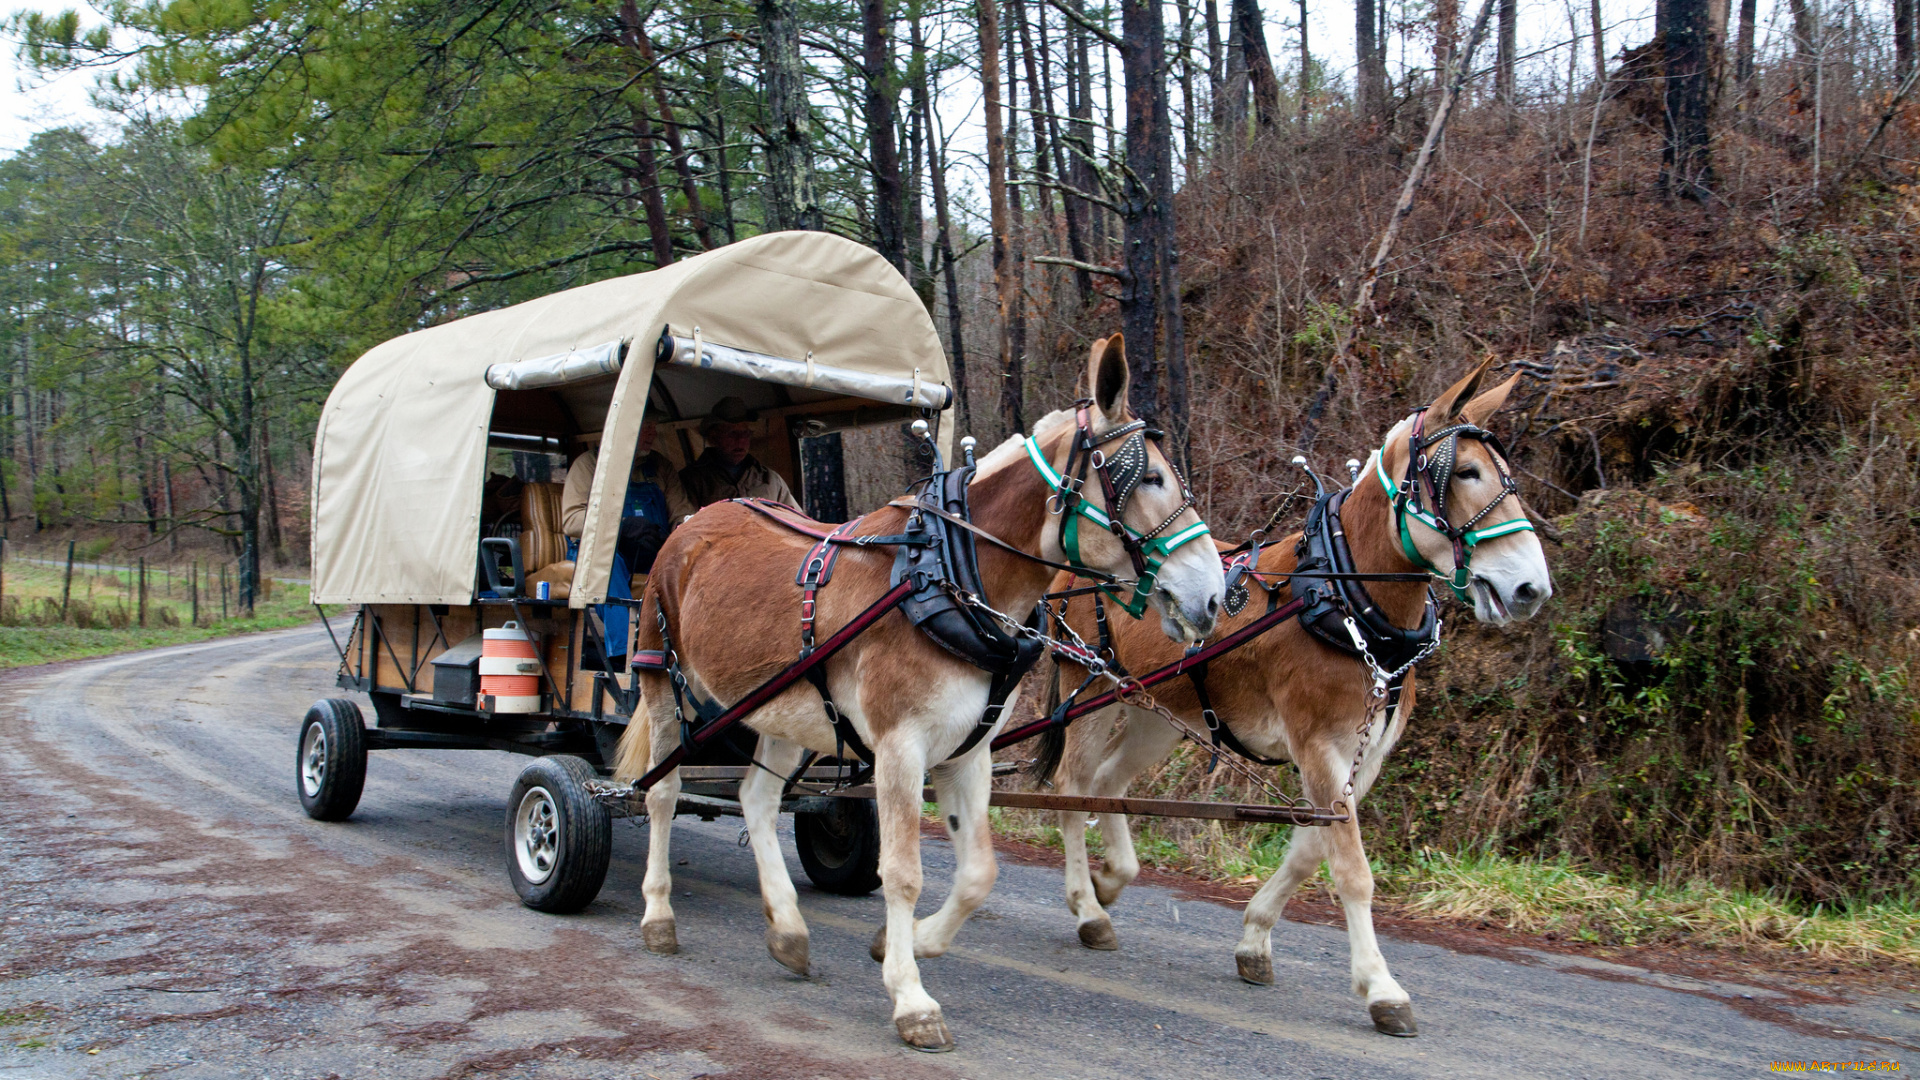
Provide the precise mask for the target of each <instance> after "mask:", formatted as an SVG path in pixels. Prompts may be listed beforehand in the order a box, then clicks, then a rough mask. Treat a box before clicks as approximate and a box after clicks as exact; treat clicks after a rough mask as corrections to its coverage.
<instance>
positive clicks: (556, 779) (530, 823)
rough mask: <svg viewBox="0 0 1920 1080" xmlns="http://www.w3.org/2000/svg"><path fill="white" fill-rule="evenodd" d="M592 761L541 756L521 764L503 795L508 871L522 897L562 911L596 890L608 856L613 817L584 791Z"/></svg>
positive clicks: (576, 905) (584, 902) (581, 902)
mask: <svg viewBox="0 0 1920 1080" xmlns="http://www.w3.org/2000/svg"><path fill="white" fill-rule="evenodd" d="M593 778H594V771H593V766H591V765H589V764H587V763H586V762H585V761H583V760H581V759H580V758H577V757H570V756H566V755H556V756H554V757H544V758H540V759H539V760H537V761H535V762H533V763H532V764H530V765H528V766H527V767H526V768H524V769H522V770H520V778H519V779H517V780H515V781H514V782H513V793H512V795H510V796H509V797H508V799H507V821H506V830H507V834H506V842H507V843H506V846H507V877H508V878H509V879H510V880H511V881H512V882H513V891H514V892H516V893H518V894H519V895H520V902H521V903H523V904H525V905H527V906H528V907H530V908H533V909H534V910H535V911H545V912H549V913H552V914H555V915H567V914H571V913H573V912H576V911H579V910H580V909H581V908H584V907H586V906H587V905H588V904H591V903H593V898H594V897H595V896H597V895H599V893H600V886H601V885H602V884H603V883H605V882H606V880H607V865H608V863H610V862H611V861H612V860H613V816H612V815H611V814H609V813H607V808H606V807H604V806H602V805H600V803H599V802H597V801H596V800H595V799H594V797H593V796H592V795H591V794H589V793H588V792H587V781H589V780H591V779H593Z"/></svg>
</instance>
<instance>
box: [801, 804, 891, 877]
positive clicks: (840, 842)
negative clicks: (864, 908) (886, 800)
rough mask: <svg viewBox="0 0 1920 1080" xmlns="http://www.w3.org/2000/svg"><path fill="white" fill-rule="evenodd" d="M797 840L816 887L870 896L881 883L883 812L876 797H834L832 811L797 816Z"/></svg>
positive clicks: (802, 863)
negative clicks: (875, 801) (874, 798)
mask: <svg viewBox="0 0 1920 1080" xmlns="http://www.w3.org/2000/svg"><path fill="white" fill-rule="evenodd" d="M793 840H794V846H795V847H797V848H799V850H800V865H801V867H803V868H804V869H805V870H806V872H807V878H808V880H810V881H812V882H813V884H814V887H815V888H818V889H820V890H821V891H823V892H830V893H836V894H838V895H840V896H865V895H867V894H868V893H870V892H872V891H873V890H875V889H877V888H879V887H880V812H879V810H878V809H877V808H876V807H875V805H874V801H873V800H872V799H834V800H833V809H831V810H826V811H822V812H820V813H806V814H795V815H793Z"/></svg>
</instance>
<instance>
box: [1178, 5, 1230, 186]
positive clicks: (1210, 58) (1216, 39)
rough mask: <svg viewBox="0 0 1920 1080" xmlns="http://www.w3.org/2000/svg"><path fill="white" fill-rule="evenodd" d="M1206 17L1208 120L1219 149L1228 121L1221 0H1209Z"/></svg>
mask: <svg viewBox="0 0 1920 1080" xmlns="http://www.w3.org/2000/svg"><path fill="white" fill-rule="evenodd" d="M1228 3H1229V7H1228V9H1227V10H1228V12H1229V13H1231V12H1232V10H1233V9H1232V7H1231V3H1232V0H1228ZM1204 17H1205V18H1206V20H1207V104H1208V119H1209V120H1210V121H1211V122H1212V124H1213V140H1214V146H1216V147H1218V146H1219V145H1220V131H1221V129H1222V128H1224V127H1226V120H1227V114H1226V106H1227V46H1226V43H1225V42H1224V41H1221V40H1220V0H1207V3H1206V8H1205V15H1204ZM1189 153H1191V151H1189Z"/></svg>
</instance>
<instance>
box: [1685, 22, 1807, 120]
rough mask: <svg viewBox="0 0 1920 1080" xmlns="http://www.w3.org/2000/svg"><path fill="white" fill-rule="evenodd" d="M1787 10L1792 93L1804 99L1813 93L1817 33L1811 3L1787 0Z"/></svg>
mask: <svg viewBox="0 0 1920 1080" xmlns="http://www.w3.org/2000/svg"><path fill="white" fill-rule="evenodd" d="M1663 3H1664V0H1663ZM1787 10H1788V11H1789V12H1791V13H1792V16H1793V29H1792V33H1793V92H1794V93H1795V94H1796V95H1800V96H1802V97H1805V96H1807V95H1810V94H1812V93H1813V88H1812V83H1811V79H1812V73H1813V41H1814V37H1815V35H1816V33H1817V28H1816V27H1815V25H1814V13H1813V2H1812V0H1787Z"/></svg>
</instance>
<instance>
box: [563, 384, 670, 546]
mask: <svg viewBox="0 0 1920 1080" xmlns="http://www.w3.org/2000/svg"><path fill="white" fill-rule="evenodd" d="M658 432H659V429H658V428H657V427H656V426H655V425H654V422H653V421H652V420H647V421H645V422H643V423H642V424H641V425H640V442H639V445H638V446H636V447H634V451H633V472H632V473H631V474H629V475H628V477H627V493H626V501H625V505H623V506H622V507H621V508H620V544H619V547H618V551H619V553H620V554H621V555H622V556H623V557H625V559H626V563H627V567H628V568H629V569H630V570H631V571H632V572H634V573H637V574H644V573H646V572H648V571H649V570H651V569H652V568H653V557H654V555H656V554H657V553H659V551H660V545H661V544H663V543H665V542H666V539H667V533H669V532H671V531H672V530H673V527H674V525H676V524H678V523H679V522H680V521H681V520H682V519H684V518H685V517H686V516H687V515H688V514H691V513H693V512H694V510H695V509H696V507H695V506H694V504H693V503H691V502H689V501H688V500H687V493H686V491H685V490H684V488H683V487H682V486H681V484H680V479H679V477H678V476H677V475H675V473H674V471H673V465H672V463H671V462H669V461H668V460H667V459H666V457H665V456H663V455H662V454H661V453H660V452H659V451H658V450H655V449H654V448H653V441H654V439H655V438H656V437H657V436H658ZM598 467H599V461H598V459H597V458H596V457H595V456H594V453H593V451H591V450H589V451H587V452H586V453H584V454H581V455H580V456H579V457H577V458H574V459H573V464H572V465H570V466H568V468H567V483H566V487H565V488H564V489H563V490H562V491H561V494H560V531H561V532H563V533H566V534H567V536H568V537H570V538H572V539H574V540H578V539H580V534H581V533H582V532H583V531H584V530H585V528H586V524H587V500H588V498H589V497H590V496H591V495H592V494H593V473H594V470H595V469H597V468H598Z"/></svg>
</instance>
